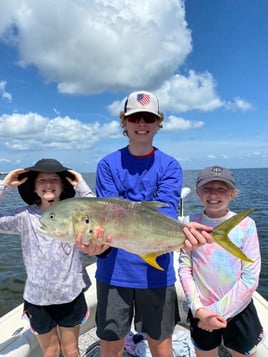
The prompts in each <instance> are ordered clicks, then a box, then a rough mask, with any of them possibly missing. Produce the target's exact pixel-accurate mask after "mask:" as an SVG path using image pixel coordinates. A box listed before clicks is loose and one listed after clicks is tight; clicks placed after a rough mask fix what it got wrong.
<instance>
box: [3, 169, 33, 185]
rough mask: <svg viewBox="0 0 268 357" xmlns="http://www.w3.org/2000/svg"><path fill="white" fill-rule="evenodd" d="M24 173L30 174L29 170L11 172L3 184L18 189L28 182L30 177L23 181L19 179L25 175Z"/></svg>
mask: <svg viewBox="0 0 268 357" xmlns="http://www.w3.org/2000/svg"><path fill="white" fill-rule="evenodd" d="M24 172H28V170H25V169H16V170H13V171H10V172H9V173H8V174H7V175H6V176H5V177H4V179H3V182H4V183H5V184H6V185H9V186H11V187H16V186H19V185H21V184H22V183H24V182H25V181H27V180H28V177H24V178H23V179H19V175H20V174H23V173H24Z"/></svg>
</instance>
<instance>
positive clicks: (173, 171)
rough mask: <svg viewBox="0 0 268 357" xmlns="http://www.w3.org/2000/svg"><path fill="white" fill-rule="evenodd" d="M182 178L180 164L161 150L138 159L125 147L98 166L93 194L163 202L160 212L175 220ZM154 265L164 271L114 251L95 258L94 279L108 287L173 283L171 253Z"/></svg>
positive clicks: (145, 286) (124, 253)
mask: <svg viewBox="0 0 268 357" xmlns="http://www.w3.org/2000/svg"><path fill="white" fill-rule="evenodd" d="M182 176H183V175H182V169H181V166H180V164H179V163H178V162H177V161H176V160H175V159H174V158H173V157H171V156H169V155H167V154H165V153H163V152H162V151H160V150H158V149H155V150H154V152H153V153H152V154H151V155H147V156H142V157H141V156H138V157H137V156H133V155H132V154H131V153H130V152H129V150H128V147H124V148H122V149H120V150H118V151H115V152H113V153H111V154H109V155H107V156H106V157H104V158H103V159H102V160H101V161H100V162H99V163H98V166H97V173H96V193H97V196H99V197H120V198H124V199H128V200H132V201H161V202H165V203H167V204H168V206H167V207H163V208H161V209H159V210H160V211H161V212H162V213H164V214H166V215H167V216H169V217H172V218H174V219H177V217H178V205H179V201H180V192H181V188H182ZM163 239H165V237H164V236H163ZM157 262H158V263H159V265H160V266H161V267H163V268H164V270H163V271H160V270H157V269H155V268H153V267H151V266H150V265H148V264H147V263H146V262H145V261H144V260H143V259H142V258H140V257H139V256H138V255H136V254H131V253H129V252H126V251H124V250H122V249H116V248H113V249H112V250H111V252H110V253H109V254H108V255H107V256H106V257H105V258H98V259H97V271H96V278H97V279H98V280H100V281H102V282H104V283H106V284H109V285H115V286H121V287H132V288H159V287H166V286H170V285H172V284H174V282H175V281H176V275H175V272H174V266H173V253H168V254H163V255H161V256H159V257H158V258H157Z"/></svg>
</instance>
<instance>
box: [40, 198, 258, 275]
mask: <svg viewBox="0 0 268 357" xmlns="http://www.w3.org/2000/svg"><path fill="white" fill-rule="evenodd" d="M163 206H166V204H165V203H161V202H155V201H154V202H151V201H150V202H148V201H144V202H133V201H127V200H122V199H117V198H95V197H93V198H92V197H90V198H70V199H66V200H63V201H60V202H58V203H56V204H54V205H53V206H52V207H51V208H50V209H48V210H47V211H46V212H45V213H44V214H43V216H42V217H41V218H40V223H41V227H40V228H39V229H38V231H39V233H40V234H42V235H46V236H51V237H53V238H56V239H60V240H62V241H64V242H74V241H75V238H76V236H77V234H78V233H82V234H83V237H84V240H85V239H88V240H91V239H95V238H94V236H93V231H94V229H95V228H98V227H101V228H103V229H104V236H103V240H104V242H105V241H106V237H107V236H110V237H111V241H110V243H109V244H110V245H111V246H112V247H116V248H121V249H124V250H126V251H128V252H130V253H134V254H137V255H139V256H140V257H141V258H142V259H144V260H145V261H146V262H147V263H148V264H150V265H152V266H154V267H155V268H157V269H162V268H161V267H160V266H159V265H158V264H157V262H156V258H157V257H158V256H159V255H161V254H164V253H167V252H170V251H175V250H179V249H180V248H181V247H182V246H183V245H184V241H185V236H184V233H183V231H182V229H183V227H184V224H182V223H181V222H179V221H178V220H175V219H171V218H169V217H167V216H166V215H164V214H162V213H160V212H159V211H158V208H159V207H163ZM250 212H252V210H247V211H243V212H241V213H240V214H238V215H235V216H234V217H236V218H235V219H234V217H231V218H230V220H232V222H231V224H230V225H226V222H228V221H229V220H227V221H225V222H223V223H222V224H221V225H220V226H218V227H220V228H221V226H222V225H224V224H225V226H226V227H227V229H228V231H229V230H230V229H232V228H233V227H234V226H235V225H237V224H238V223H239V222H240V221H241V220H242V219H243V218H245V217H246V215H248V214H249V213H250ZM239 215H240V216H239ZM218 227H216V228H215V229H214V230H213V232H212V235H213V237H214V239H215V241H216V242H217V243H218V244H220V245H221V246H223V247H224V248H225V249H226V250H228V251H229V252H230V253H231V254H233V255H236V256H237V257H238V258H240V259H243V260H247V261H251V260H250V259H249V258H247V257H246V256H245V255H244V254H243V252H242V251H241V250H240V249H239V248H238V247H236V246H235V245H234V244H233V243H232V242H231V241H230V240H229V238H228V237H227V233H228V232H226V231H225V230H224V229H219V234H218V233H217V229H218ZM230 227H231V228H230ZM219 235H220V237H219ZM221 243H223V244H221Z"/></svg>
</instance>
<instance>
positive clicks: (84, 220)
mask: <svg viewBox="0 0 268 357" xmlns="http://www.w3.org/2000/svg"><path fill="white" fill-rule="evenodd" d="M82 221H83V222H84V223H85V224H90V219H89V218H88V216H84V217H82Z"/></svg>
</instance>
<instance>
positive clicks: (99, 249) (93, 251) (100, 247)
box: [75, 228, 111, 255]
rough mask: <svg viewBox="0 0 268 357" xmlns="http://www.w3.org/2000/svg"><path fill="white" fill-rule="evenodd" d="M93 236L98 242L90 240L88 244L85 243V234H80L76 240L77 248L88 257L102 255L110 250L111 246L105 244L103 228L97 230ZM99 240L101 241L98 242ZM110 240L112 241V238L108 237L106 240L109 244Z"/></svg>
mask: <svg viewBox="0 0 268 357" xmlns="http://www.w3.org/2000/svg"><path fill="white" fill-rule="evenodd" d="M93 235H94V238H96V240H89V241H88V242H87V243H84V242H83V234H82V233H79V234H78V235H77V236H76V239H75V243H76V247H77V248H78V249H79V250H81V251H82V252H84V253H86V254H88V255H100V254H102V253H104V252H105V251H106V250H107V249H109V248H110V245H108V244H104V243H103V239H104V229H103V228H95V229H94V232H93ZM98 239H99V240H100V241H98ZM110 239H111V238H110V236H107V237H106V239H105V240H106V242H107V243H109V241H110Z"/></svg>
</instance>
